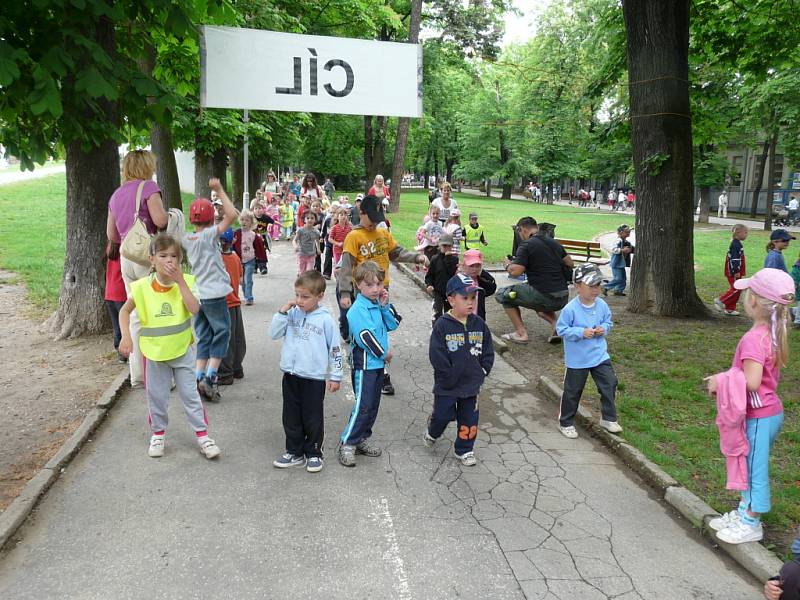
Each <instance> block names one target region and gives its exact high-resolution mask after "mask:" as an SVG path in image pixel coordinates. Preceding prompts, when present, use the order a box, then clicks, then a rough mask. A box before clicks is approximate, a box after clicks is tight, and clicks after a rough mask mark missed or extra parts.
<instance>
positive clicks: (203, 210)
mask: <svg viewBox="0 0 800 600" xmlns="http://www.w3.org/2000/svg"><path fill="white" fill-rule="evenodd" d="M213 222H214V205H213V204H211V200H209V199H208V198H197V199H195V201H194V202H192V205H191V206H190V207H189V223H213Z"/></svg>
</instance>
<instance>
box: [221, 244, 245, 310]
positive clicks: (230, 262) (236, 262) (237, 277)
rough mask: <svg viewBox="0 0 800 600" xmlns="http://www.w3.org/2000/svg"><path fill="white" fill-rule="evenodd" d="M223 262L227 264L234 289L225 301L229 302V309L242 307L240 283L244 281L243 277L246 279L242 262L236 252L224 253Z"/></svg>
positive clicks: (226, 267)
mask: <svg viewBox="0 0 800 600" xmlns="http://www.w3.org/2000/svg"><path fill="white" fill-rule="evenodd" d="M222 262H223V263H225V270H226V271H227V272H228V276H229V277H230V278H231V287H232V288H233V291H232V292H231V293H230V294H228V295H227V296H225V300H226V301H227V302H228V308H233V307H234V306H241V305H242V301H241V300H240V299H239V283H240V282H241V281H242V277H244V268H243V267H242V260H241V259H240V258H239V256H238V255H237V254H236V253H235V252H228V253H225V252H223V253H222Z"/></svg>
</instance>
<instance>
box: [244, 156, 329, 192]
mask: <svg viewBox="0 0 800 600" xmlns="http://www.w3.org/2000/svg"><path fill="white" fill-rule="evenodd" d="M248 162H249V163H250V164H249V168H248V170H247V176H248V177H249V179H250V181H249V182H248V190H247V191H248V192H249V193H250V199H251V200H252V199H253V198H255V197H256V190H257V189H259V188H260V187H261V182H262V181H264V180H265V179H266V177H264V178H262V177H261V167H260V166H259V164H258V162H256V161H254V160H251V161H248ZM331 200H333V198H331Z"/></svg>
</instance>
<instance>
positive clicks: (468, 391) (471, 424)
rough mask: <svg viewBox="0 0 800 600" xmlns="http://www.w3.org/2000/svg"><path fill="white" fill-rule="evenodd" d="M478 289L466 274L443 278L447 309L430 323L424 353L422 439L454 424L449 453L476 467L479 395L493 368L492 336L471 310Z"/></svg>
mask: <svg viewBox="0 0 800 600" xmlns="http://www.w3.org/2000/svg"><path fill="white" fill-rule="evenodd" d="M477 291H478V287H477V286H476V285H475V282H474V281H473V280H472V279H471V278H470V277H467V276H466V275H463V274H460V273H459V274H458V275H455V276H453V277H452V278H451V279H450V281H448V282H447V301H448V303H449V304H450V305H451V307H452V308H451V309H450V310H449V311H448V312H447V313H446V314H445V315H443V316H442V318H441V319H439V320H438V321H437V322H436V323H435V324H434V326H433V331H432V333H431V339H430V344H429V347H428V357H429V359H430V361H431V366H433V395H434V396H433V412H432V414H431V416H430V419H429V421H428V426H427V427H426V428H425V433H424V435H423V441H424V442H425V445H426V446H428V447H429V448H430V447H432V446H433V445H434V444H435V443H436V441H437V440H438V439H439V438H440V437H441V436H442V433H444V430H445V429H446V428H447V425H448V424H449V423H450V422H451V421H455V422H456V439H455V442H454V443H453V454H454V455H455V457H456V458H457V459H458V460H460V461H461V464H463V465H464V466H467V467H472V466H475V464H476V462H477V460H476V459H475V452H474V448H475V438H477V437H478V417H479V413H478V394H479V393H480V391H481V386H482V385H483V381H484V379H485V378H486V376H487V375H489V373H490V372H491V370H492V367H493V366H494V346H493V345H492V334H491V332H490V331H489V327H488V326H487V325H486V322H485V321H484V320H483V319H481V318H480V317H479V316H477V315H476V314H475V313H474V310H473V309H474V305H475V301H476V299H475V296H476V293H477Z"/></svg>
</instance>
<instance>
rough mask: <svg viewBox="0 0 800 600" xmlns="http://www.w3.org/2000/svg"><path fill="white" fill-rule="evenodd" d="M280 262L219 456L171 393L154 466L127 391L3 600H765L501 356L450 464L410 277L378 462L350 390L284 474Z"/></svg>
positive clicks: (2, 578) (50, 502) (9, 560)
mask: <svg viewBox="0 0 800 600" xmlns="http://www.w3.org/2000/svg"><path fill="white" fill-rule="evenodd" d="M270 265H271V266H270V274H269V275H268V276H267V277H263V278H261V277H257V280H256V287H255V291H256V294H255V295H256V305H255V306H252V307H244V308H243V309H244V311H245V323H246V326H247V335H248V354H247V359H246V363H245V373H246V377H245V379H244V380H242V381H240V382H237V383H236V384H235V385H234V386H232V387H226V388H223V393H224V398H223V401H222V403H221V404H218V405H213V404H212V405H209V406H207V409H208V412H209V419H210V423H211V433H212V436H213V437H215V438H216V440H217V442H218V443H219V445H220V447H221V448H222V452H223V454H222V456H221V457H220V459H219V460H218V461H216V462H208V461H206V460H205V459H203V458H202V457H201V456H200V454H199V452H198V451H197V448H196V443H195V441H194V440H193V439H192V438H193V436H192V434H191V433H190V432H189V430H188V427H187V426H186V422H185V418H184V415H183V414H182V411H181V409H180V405H179V402H178V401H177V399H176V398H174V397H173V404H172V406H171V412H170V414H171V419H172V424H173V426H172V427H171V430H170V433H169V435H168V438H167V452H166V455H165V456H164V457H163V458H161V459H151V458H148V456H147V443H148V437H149V435H148V432H147V428H146V424H145V403H144V395H143V392H141V391H133V392H129V393H128V394H127V395H126V397H125V398H123V399H122V400H120V403H119V404H118V405H117V406H116V407H115V408H114V409H113V411H112V414H111V416H110V417H109V419H108V421H107V422H106V423H105V424H104V425H103V426H102V427H101V430H100V432H99V433H98V435H97V436H96V438H95V439H94V440H93V441H92V443H90V444H89V445H88V446H87V447H86V448H84V450H83V451H82V452H81V454H80V455H79V456H78V457H77V459H76V460H75V461H74V462H73V463H72V464H71V465H70V466H69V467H68V468H67V470H66V472H65V473H64V474H63V475H62V477H61V479H60V480H59V481H58V482H57V483H56V485H55V486H54V488H53V489H51V490H50V492H49V493H48V495H47V496H46V498H45V499H44V500H43V502H42V504H41V505H40V507H39V508H38V510H37V511H36V512H35V513H34V515H33V516H32V518H31V519H30V520H29V523H28V525H26V526H25V527H24V528H23V529H22V530H21V531H20V533H19V534H18V536H19V538H20V541H19V542H18V543H17V545H16V546H15V547H14V548H12V549H11V550H10V551H8V552H7V553H6V555H5V556H3V557H2V559H0V598H3V599H9V600H12V599H13V600H22V599H37V600H38V599H43V598H59V599H61V598H67V599H73V598H80V599H82V600H83V599H86V600H90V599H108V598H114V599H115V600H116V599H127V598H131V599H139V598H148V599H153V600H155V599H160V598H169V599H170V600H178V599H182V598H236V599H237V600H239V599H249V598H254V599H255V598H259V599H261V598H311V599H316V598H320V599H322V598H324V599H326V600H329V599H339V598H341V599H353V598H374V599H388V598H398V599H401V600H410V599H420V600H433V599H451V598H462V597H468V598H481V599H497V600H501V599H502V600H509V599H520V600H522V599H528V600H533V599H537V600H601V599H610V598H616V599H619V600H637V599H648V600H649V599H653V600H655V599H662V600H683V599H685V600H689V599H697V598H702V599H717V598H719V599H725V600H739V599H741V600H745V599H755V598H758V597H759V589H760V586H759V585H758V583H757V582H754V581H752V580H751V579H750V578H749V576H748V575H747V574H745V573H743V572H741V571H740V570H739V568H738V567H737V566H736V565H735V564H733V563H732V562H731V561H729V560H727V559H726V558H725V557H724V556H723V555H722V554H721V553H720V552H718V551H716V550H715V549H713V548H712V547H711V546H709V545H708V544H707V543H706V542H704V541H703V539H702V538H701V537H700V536H699V535H698V534H697V532H695V531H694V530H692V529H691V528H689V527H685V526H684V525H682V524H680V523H679V522H678V521H677V520H676V519H675V517H674V516H673V515H672V514H671V513H670V511H669V510H668V509H667V508H666V507H665V506H664V505H662V504H661V503H659V502H657V501H656V500H654V497H653V494H651V492H650V490H649V489H647V488H646V487H644V486H642V485H641V484H640V483H639V481H638V479H637V478H636V477H635V476H633V475H631V474H630V472H629V471H628V469H627V468H625V467H623V466H621V465H619V464H618V463H617V462H616V461H615V459H614V458H613V457H612V456H611V455H609V454H608V453H607V452H606V451H605V450H604V449H603V448H602V447H600V446H599V445H598V444H596V443H595V442H593V441H592V440H591V439H589V438H588V436H587V435H586V434H584V435H583V436H582V437H581V438H580V439H578V440H568V439H566V438H564V437H563V436H562V435H561V434H560V433H559V432H558V430H557V428H556V415H555V407H554V406H553V405H552V404H550V403H548V402H543V401H541V400H540V399H539V398H538V397H537V396H536V395H535V394H534V393H533V392H532V391H531V390H533V389H534V387H533V385H532V384H531V383H530V382H527V381H525V380H524V378H522V377H521V376H520V375H519V374H518V373H517V372H516V371H514V370H513V369H512V368H511V367H510V366H509V365H508V364H507V363H506V362H505V361H503V360H502V358H499V357H498V361H497V364H496V367H495V369H494V371H493V373H492V376H491V378H490V380H489V381H488V382H487V384H486V385H485V388H484V393H483V394H482V396H481V431H480V434H479V436H478V444H477V448H476V454H477V455H478V458H479V461H480V462H479V464H478V466H476V467H472V468H469V467H462V466H461V465H460V463H458V462H457V461H456V460H455V459H454V458H453V456H452V445H451V440H452V436H453V427H452V426H451V427H450V428H449V429H448V431H447V433H446V435H447V437H448V439H447V440H441V441H440V442H439V443H438V444H437V446H436V447H435V448H434V449H433V450H429V449H427V448H425V446H424V445H423V444H422V441H421V434H422V431H423V427H424V425H425V422H426V419H427V416H428V414H429V411H430V405H431V394H430V389H431V385H432V380H431V369H430V367H429V365H428V361H427V340H428V335H429V324H428V314H429V310H430V308H429V300H428V298H427V297H425V296H424V295H423V294H422V292H421V291H420V290H419V289H418V288H417V287H416V286H414V285H408V284H407V283H406V282H405V281H404V280H403V275H402V274H400V273H399V272H398V271H396V270H393V273H392V275H393V277H394V278H395V279H396V283H394V284H393V285H392V296H393V298H394V300H395V302H396V303H397V305H398V307H399V310H400V312H401V314H403V315H404V316H405V319H404V321H403V323H402V325H401V327H400V329H399V330H398V331H397V332H395V333H393V334H392V337H391V339H392V344H393V346H394V348H395V360H394V362H393V364H392V379H393V381H394V383H395V385H396V387H397V391H398V393H397V395H396V396H394V397H386V396H384V398H383V404H382V408H381V414H380V416H379V419H378V422H377V426H376V428H375V438H374V439H375V441H377V442H378V443H380V444H381V445H383V446H384V447H385V448H386V450H385V452H384V454H383V456H381V457H380V458H378V459H368V458H363V457H359V463H358V466H357V467H356V468H355V469H345V468H344V467H341V466H339V465H338V463H337V462H336V460H335V446H336V438H337V436H338V434H339V432H340V430H341V428H342V427H343V425H344V422H345V420H346V417H347V415H348V413H349V410H350V404H351V400H352V394H351V392H350V386H349V383H348V384H347V385H346V386H344V387H343V390H342V391H340V392H339V393H338V394H335V395H329V396H328V398H327V400H326V404H327V406H326V425H327V431H328V437H327V441H326V450H327V462H326V466H325V469H324V470H323V471H322V472H321V473H319V474H309V473H306V472H305V470H300V469H295V470H291V471H288V472H287V471H285V470H277V469H274V468H273V467H272V466H271V462H272V460H273V459H274V458H275V457H276V456H277V455H278V454H279V453H280V452H281V451H282V450H283V433H282V428H281V416H280V415H281V400H280V392H279V389H280V383H279V382H280V374H279V372H278V369H277V364H278V354H279V348H280V346H279V344H278V343H276V342H272V341H269V340H268V339H267V335H266V332H267V325H268V322H269V319H270V318H271V316H272V314H273V312H274V311H275V310H277V308H278V306H280V304H282V303H283V302H284V301H285V300H286V299H287V298H288V297H290V296H291V294H292V280H293V272H294V261H293V258H292V257H291V255H290V253H289V249H288V245H287V243H285V242H280V243H278V244H277V247H276V252H275V253H274V254H273V256H272V260H271V262H270ZM330 298H332V294H329V295H328V297H327V300H328V301H327V304H328V305H331V302H330Z"/></svg>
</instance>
